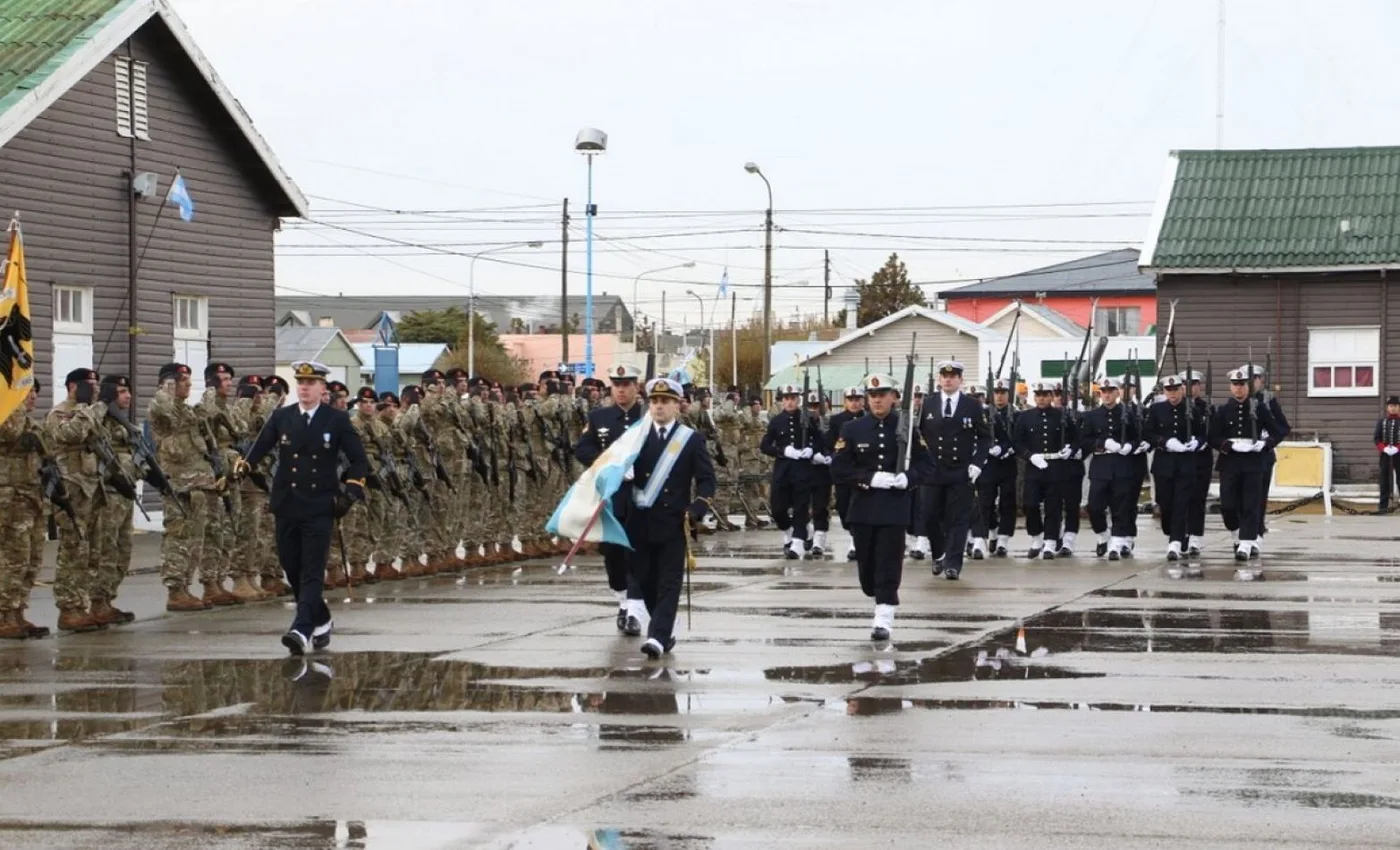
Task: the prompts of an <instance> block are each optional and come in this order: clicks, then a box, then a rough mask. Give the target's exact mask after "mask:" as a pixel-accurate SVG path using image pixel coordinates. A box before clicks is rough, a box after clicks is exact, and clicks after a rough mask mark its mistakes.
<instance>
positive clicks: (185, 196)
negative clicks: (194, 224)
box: [165, 171, 194, 221]
mask: <svg viewBox="0 0 1400 850" xmlns="http://www.w3.org/2000/svg"><path fill="white" fill-rule="evenodd" d="M165 202H166V203H168V204H174V205H175V206H177V207H179V208H180V218H181V220H183V221H191V220H192V219H193V218H194V199H193V198H191V197H190V190H189V187H187V186H186V185H185V178H184V176H182V175H181V174H180V172H178V171H177V172H175V179H174V180H173V181H171V183H170V191H169V192H167V193H166V195H165Z"/></svg>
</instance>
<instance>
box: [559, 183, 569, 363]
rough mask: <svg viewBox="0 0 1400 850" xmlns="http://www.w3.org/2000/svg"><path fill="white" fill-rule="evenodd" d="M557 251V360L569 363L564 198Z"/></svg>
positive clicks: (566, 208)
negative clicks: (558, 250) (559, 246)
mask: <svg viewBox="0 0 1400 850" xmlns="http://www.w3.org/2000/svg"><path fill="white" fill-rule="evenodd" d="M560 234H561V235H560V245H561V246H562V247H561V248H560V253H559V362H560V363H563V364H564V365H565V366H567V365H569V199H568V198H565V199H564V220H563V223H562V224H561V225H560Z"/></svg>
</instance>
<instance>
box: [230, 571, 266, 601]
mask: <svg viewBox="0 0 1400 850" xmlns="http://www.w3.org/2000/svg"><path fill="white" fill-rule="evenodd" d="M229 592H230V593H231V594H232V595H233V596H234V597H235V598H236V599H239V600H241V601H243V602H261V601H263V600H264V599H267V598H269V597H268V595H267V594H266V593H264V592H263V590H262V589H261V588H259V587H258V586H257V585H255V584H253V580H252V579H251V578H249V577H248V576H239V577H238V578H236V579H234V582H233V590H231V591H229Z"/></svg>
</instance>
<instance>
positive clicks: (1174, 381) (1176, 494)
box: [1143, 375, 1209, 561]
mask: <svg viewBox="0 0 1400 850" xmlns="http://www.w3.org/2000/svg"><path fill="white" fill-rule="evenodd" d="M1183 378H1184V376H1179V375H1167V376H1166V377H1165V378H1163V379H1162V391H1163V392H1165V393H1166V394H1167V398H1166V400H1165V401H1159V402H1156V403H1154V404H1153V405H1152V406H1151V407H1149V408H1147V415H1146V417H1144V421H1143V439H1145V440H1147V442H1149V443H1151V444H1152V448H1153V452H1152V481H1153V484H1154V486H1155V487H1156V491H1157V505H1158V506H1159V507H1160V508H1161V511H1162V533H1164V534H1166V535H1167V538H1168V541H1169V542H1168V543H1167V560H1168V561H1179V560H1181V558H1182V556H1183V555H1185V554H1187V553H1188V546H1187V544H1188V542H1189V538H1190V534H1189V532H1188V527H1189V524H1190V515H1191V499H1193V498H1195V495H1196V467H1197V462H1196V458H1197V451H1196V450H1197V449H1199V448H1200V447H1201V443H1204V442H1205V441H1206V427H1207V426H1206V420H1205V418H1204V417H1203V416H1200V415H1199V412H1198V408H1197V407H1196V406H1195V405H1194V404H1192V403H1191V402H1190V401H1187V399H1186V381H1185V380H1183ZM1207 474H1209V473H1207Z"/></svg>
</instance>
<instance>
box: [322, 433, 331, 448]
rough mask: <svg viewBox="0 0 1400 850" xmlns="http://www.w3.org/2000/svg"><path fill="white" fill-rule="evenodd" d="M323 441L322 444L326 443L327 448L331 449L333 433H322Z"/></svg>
mask: <svg viewBox="0 0 1400 850" xmlns="http://www.w3.org/2000/svg"><path fill="white" fill-rule="evenodd" d="M321 440H322V442H324V443H325V447H326V448H330V447H331V432H330V431H326V432H324V433H322V434H321Z"/></svg>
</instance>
